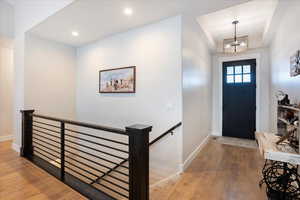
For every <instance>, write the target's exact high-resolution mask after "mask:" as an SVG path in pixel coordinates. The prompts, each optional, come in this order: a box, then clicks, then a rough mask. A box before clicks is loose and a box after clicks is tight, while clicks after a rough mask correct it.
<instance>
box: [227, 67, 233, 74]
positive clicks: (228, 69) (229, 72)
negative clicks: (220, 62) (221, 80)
mask: <svg viewBox="0 0 300 200" xmlns="http://www.w3.org/2000/svg"><path fill="white" fill-rule="evenodd" d="M230 74H233V67H227V75H230Z"/></svg>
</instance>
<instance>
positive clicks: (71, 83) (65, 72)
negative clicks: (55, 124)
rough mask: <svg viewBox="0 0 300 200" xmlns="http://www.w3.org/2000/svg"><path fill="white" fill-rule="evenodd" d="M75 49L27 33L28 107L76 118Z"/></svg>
mask: <svg viewBox="0 0 300 200" xmlns="http://www.w3.org/2000/svg"><path fill="white" fill-rule="evenodd" d="M75 68H76V49H75V48H73V47H69V46H66V45H64V44H60V43H56V42H53V41H49V40H45V39H42V38H38V37H36V36H33V35H30V34H27V35H26V42H25V82H24V84H25V87H24V89H25V109H35V110H36V113H39V114H44V115H48V116H54V117H59V118H67V119H75V85H76V81H75V80H76V71H75Z"/></svg>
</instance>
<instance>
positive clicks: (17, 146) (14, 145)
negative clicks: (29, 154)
mask: <svg viewBox="0 0 300 200" xmlns="http://www.w3.org/2000/svg"><path fill="white" fill-rule="evenodd" d="M11 148H12V149H13V150H14V151H15V152H17V153H20V148H21V147H20V146H19V145H18V144H16V143H12V145H11Z"/></svg>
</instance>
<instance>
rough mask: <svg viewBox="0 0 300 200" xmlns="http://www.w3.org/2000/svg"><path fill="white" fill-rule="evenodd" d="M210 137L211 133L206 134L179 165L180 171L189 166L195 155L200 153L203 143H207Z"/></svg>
mask: <svg viewBox="0 0 300 200" xmlns="http://www.w3.org/2000/svg"><path fill="white" fill-rule="evenodd" d="M210 137H211V135H207V136H206V137H205V139H204V140H203V141H202V142H201V144H200V145H199V146H198V147H197V148H196V149H195V150H194V151H193V152H192V153H191V154H190V155H189V157H188V158H187V159H186V160H185V161H184V163H183V164H182V165H181V166H180V168H181V171H182V172H184V171H185V170H186V169H187V168H188V167H189V166H190V164H191V163H192V162H193V160H194V159H195V158H196V157H197V155H198V154H199V153H200V151H201V150H202V149H203V147H205V145H206V144H207V143H208V141H209V138H210Z"/></svg>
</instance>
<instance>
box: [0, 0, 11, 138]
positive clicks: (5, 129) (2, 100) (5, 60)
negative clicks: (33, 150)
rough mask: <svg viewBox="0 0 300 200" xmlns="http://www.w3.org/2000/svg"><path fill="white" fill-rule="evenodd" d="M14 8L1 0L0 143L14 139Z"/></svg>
mask: <svg viewBox="0 0 300 200" xmlns="http://www.w3.org/2000/svg"><path fill="white" fill-rule="evenodd" d="M13 26H14V24H13V7H12V6H11V5H10V4H8V3H6V2H5V1H3V0H0V141H3V140H7V139H11V138H12V128H13V127H12V120H13V118H12V113H13V104H12V101H13V96H12V92H13V88H12V86H13V85H12V84H13V44H12V37H13Z"/></svg>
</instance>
